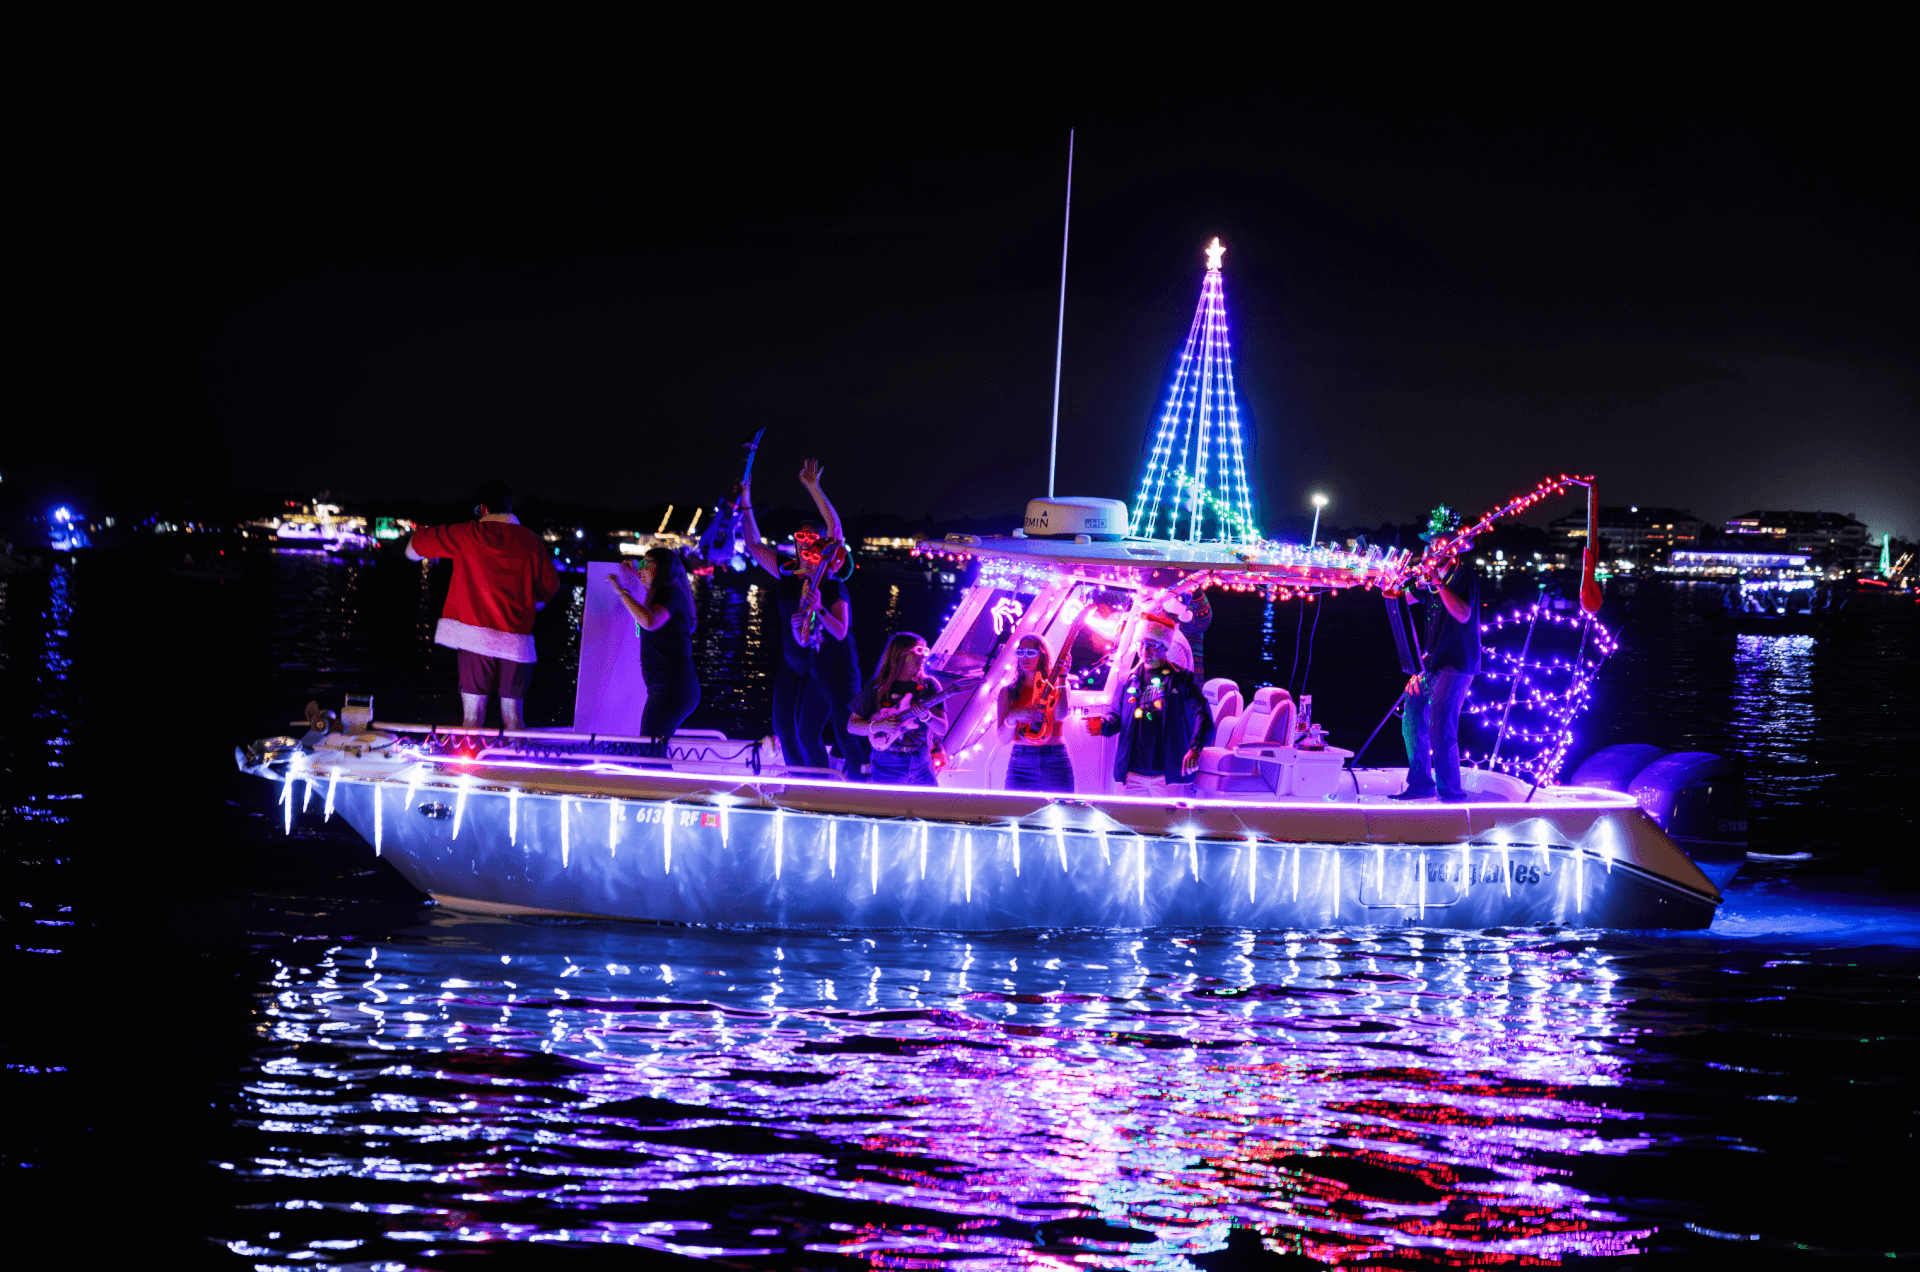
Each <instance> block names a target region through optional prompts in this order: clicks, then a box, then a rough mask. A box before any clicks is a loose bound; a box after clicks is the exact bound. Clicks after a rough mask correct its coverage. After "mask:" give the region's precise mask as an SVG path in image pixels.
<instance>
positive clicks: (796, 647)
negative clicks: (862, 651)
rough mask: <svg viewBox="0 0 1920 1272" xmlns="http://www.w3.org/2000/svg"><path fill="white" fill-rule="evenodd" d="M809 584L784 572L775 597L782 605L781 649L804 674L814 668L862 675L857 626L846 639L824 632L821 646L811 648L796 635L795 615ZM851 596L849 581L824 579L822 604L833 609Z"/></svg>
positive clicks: (821, 583) (848, 632)
mask: <svg viewBox="0 0 1920 1272" xmlns="http://www.w3.org/2000/svg"><path fill="white" fill-rule="evenodd" d="M804 586H805V580H803V579H802V578H801V577H800V576H799V575H797V574H782V575H781V576H780V582H779V584H778V585H777V586H776V587H775V588H774V598H775V600H777V601H778V602H779V605H780V652H781V654H782V655H784V656H785V658H786V660H787V666H789V667H791V668H792V669H793V670H795V671H797V672H800V673H801V674H802V675H804V674H806V673H807V672H808V671H810V670H813V669H814V667H815V666H816V665H818V666H819V669H820V670H823V671H825V670H833V671H847V670H851V671H852V672H853V674H854V675H856V676H857V675H859V669H858V668H857V667H855V666H854V664H855V662H856V661H857V660H856V659H855V657H854V653H853V628H852V627H851V625H849V627H848V628H847V639H846V640H835V639H834V638H833V633H831V632H823V633H822V634H821V638H820V648H819V649H817V650H815V649H807V648H805V647H804V646H802V645H801V644H800V642H799V641H797V640H795V639H794V638H793V616H794V615H795V614H798V613H799V612H800V591H801V588H802V587H804ZM846 599H847V588H846V584H844V583H842V582H841V581H840V580H839V579H822V580H820V607H821V608H822V609H825V610H829V611H831V610H832V609H833V607H834V606H835V605H838V604H839V603H840V602H841V601H844V600H846Z"/></svg>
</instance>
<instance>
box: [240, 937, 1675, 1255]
mask: <svg viewBox="0 0 1920 1272" xmlns="http://www.w3.org/2000/svg"><path fill="white" fill-rule="evenodd" d="M418 937H426V938H427V939H426V940H425V941H421V940H419V939H417V938H418ZM1611 958H1612V956H1611V955H1609V954H1608V953H1606V952H1605V951H1603V950H1600V949H1598V948H1597V947H1595V946H1593V945H1591V944H1587V943H1583V942H1579V941H1567V940H1553V939H1550V938H1547V937H1544V936H1540V935H1523V936H1480V935H1475V936H1461V935H1453V934H1445V935H1441V934H1422V933H1415V932H1392V933H1386V932H1378V933H1369V932H1346V933H1340V934H1293V935H1288V934H1272V933H1264V934H1255V933H1238V934H1226V935H1221V934H1211V935H1207V936H1205V937H1180V936H1177V935H1165V934H1158V935H1142V934H1124V935H1112V934H1097V935H1096V934H1087V935H1073V934H1054V935H1050V936H1049V935H1037V936H1026V937H1021V938H1010V939H1003V940H988V941H983V940H980V939H978V938H976V939H973V940H970V941H968V940H961V939H959V938H953V937H945V936H928V935H924V934H888V935H879V936H844V937H840V936H809V935H798V934H792V933H788V934H782V935H778V936H761V935H757V934H752V933H690V932H684V931H678V932H662V933H649V932H638V933H637V932H635V931H632V930H630V929H626V928H621V927H616V926H611V925H608V926H599V925H582V924H564V925H563V924H553V925H532V924H527V923H505V922H497V921H481V920H469V919H463V918H460V917H458V916H452V915H443V916H442V917H440V918H438V919H436V920H435V921H434V922H433V923H432V924H431V926H430V928H429V929H428V930H426V931H424V932H421V933H417V934H415V939H408V940H396V941H393V942H388V943H382V944H379V945H374V946H355V945H342V946H336V947H334V948H332V949H330V950H328V951H327V952H326V954H325V955H324V956H321V957H318V958H316V959H314V961H312V962H311V963H308V964H305V965H300V964H295V963H292V962H280V963H277V964H276V967H275V971H274V974H273V979H272V984H271V985H270V986H269V987H267V989H266V992H265V993H264V994H263V1000H264V1001H263V1011H264V1016H263V1019H264V1023H263V1025H262V1026H261V1032H262V1034H263V1035H264V1036H265V1038H266V1039H268V1040H270V1044H271V1045H269V1046H268V1047H266V1048H265V1049H264V1050H263V1051H262V1052H261V1054H260V1057H259V1068H258V1072H257V1073H256V1075H255V1078H254V1080H253V1081H252V1082H251V1083H250V1084H249V1085H248V1087H247V1100H248V1103H249V1121H248V1125H250V1126H251V1127H252V1128H253V1131H254V1138H255V1140H256V1142H257V1146H258V1152H257V1154H256V1155H254V1156H251V1157H250V1158H249V1159H247V1160H239V1161H234V1162H231V1163H227V1164H226V1165H227V1167H228V1168H229V1169H231V1170H233V1171H234V1172H236V1174H237V1175H239V1176H241V1177H244V1178H248V1179H252V1180H255V1181H257V1182H258V1183H260V1184H261V1185H262V1186H263V1187H264V1188H265V1189H266V1190H267V1191H269V1192H271V1193H273V1194H275V1195H277V1196H280V1197H288V1196H293V1197H298V1198H301V1200H296V1201H287V1202H283V1203H282V1206H283V1208H286V1209H299V1208H302V1207H305V1208H308V1209H312V1210H315V1211H324V1212H326V1213H325V1215H324V1216H323V1215H321V1214H317V1213H316V1214H314V1215H312V1216H310V1217H309V1218H307V1219H305V1220H304V1221H296V1220H295V1218H294V1217H293V1216H287V1217H284V1218H282V1217H276V1218H275V1219H274V1220H273V1225H274V1227H275V1228H276V1229H277V1230H279V1231H280V1232H281V1233H282V1236H281V1238H280V1239H279V1240H278V1241H274V1240H270V1239H268V1238H266V1237H264V1236H263V1235H260V1234H253V1235H250V1236H247V1237H246V1238H245V1239H244V1240H242V1239H240V1238H238V1237H236V1238H235V1241H236V1248H237V1246H238V1245H248V1246H249V1252H250V1253H255V1254H258V1255H261V1256H265V1255H268V1254H273V1255H278V1256H281V1257H295V1256H297V1255H299V1254H300V1253H301V1252H302V1251H303V1250H305V1251H312V1252H316V1253H312V1254H309V1255H308V1256H307V1257H310V1258H315V1259H316V1261H317V1262H318V1263H320V1264H322V1265H324V1264H325V1262H326V1261H327V1260H328V1259H330V1258H332V1257H334V1256H332V1255H329V1254H327V1253H325V1251H326V1250H327V1249H330V1248H332V1247H329V1246H322V1245H319V1244H316V1243H317V1242H319V1241H340V1240H352V1241H354V1242H355V1243H356V1244H355V1245H354V1247H353V1255H352V1257H353V1258H354V1259H356V1260H359V1259H366V1258H369V1257H376V1258H377V1257H383V1253H384V1257H393V1258H400V1259H412V1258H416V1257H430V1256H429V1251H431V1250H435V1249H445V1248H450V1247H452V1246H453V1243H483V1242H515V1243H518V1242H562V1243H578V1242H595V1243H598V1242H614V1243H623V1244H630V1245H638V1246H646V1247H651V1248H655V1249H661V1250H675V1251H678V1252H680V1253H684V1254H701V1255H720V1254H727V1255H733V1256H745V1255H751V1254H775V1253H789V1252H794V1251H798V1250H801V1249H806V1250H813V1251H820V1252H829V1253H840V1254H848V1255H858V1256H865V1257H867V1258H870V1259H880V1260H881V1261H885V1262H891V1261H892V1260H893V1259H896V1258H911V1259H914V1260H932V1261H934V1262H935V1263H938V1264H946V1263H951V1262H955V1261H958V1260H962V1259H969V1260H970V1259H977V1258H982V1257H984V1258H989V1259H1019V1260H1022V1261H1024V1260H1028V1259H1030V1258H1031V1257H1032V1256H1033V1255H1035V1254H1037V1253H1047V1254H1052V1255H1056V1256H1060V1257H1063V1258H1071V1257H1073V1256H1076V1255H1082V1256H1083V1255H1089V1254H1096V1253H1101V1252H1104V1253H1105V1254H1106V1255H1109V1256H1112V1255H1128V1256H1131V1257H1130V1258H1129V1259H1128V1262H1129V1264H1130V1265H1136V1264H1141V1263H1144V1264H1147V1265H1153V1264H1160V1263H1163V1262H1166V1261H1168V1260H1171V1259H1174V1257H1175V1256H1176V1255H1178V1254H1181V1253H1195V1252H1199V1251H1205V1250H1209V1249H1213V1248H1217V1247H1219V1246H1220V1245H1221V1244H1222V1243H1223V1242H1224V1240H1225V1237H1226V1234H1227V1231H1228V1229H1229V1228H1230V1227H1232V1226H1250V1227H1253V1228H1255V1229H1257V1230H1259V1231H1261V1232H1263V1233H1265V1234H1267V1235H1268V1236H1269V1237H1270V1238H1271V1239H1272V1240H1273V1243H1274V1244H1275V1245H1276V1246H1279V1247H1282V1248H1289V1249H1293V1250H1304V1251H1305V1252H1306V1253H1309V1254H1311V1255H1312V1256H1314V1257H1317V1258H1320V1259H1331V1258H1338V1259H1342V1260H1344V1259H1348V1258H1355V1257H1361V1256H1363V1255H1374V1256H1378V1255H1380V1254H1382V1253H1386V1252H1389V1251H1392V1252H1396V1255H1397V1257H1399V1258H1402V1259H1404V1258H1407V1257H1417V1256H1422V1255H1426V1256H1431V1257H1435V1258H1440V1259H1442V1261H1445V1262H1450V1263H1451V1262H1458V1261H1460V1260H1461V1259H1462V1258H1463V1257H1466V1258H1473V1259H1474V1260H1476V1261H1478V1260H1481V1259H1494V1260H1498V1261H1508V1260H1514V1259H1528V1258H1558V1257H1562V1256H1567V1255H1598V1254H1617V1253H1626V1252H1630V1251H1633V1250H1635V1249H1637V1248H1639V1247H1638V1245H1637V1243H1638V1242H1639V1241H1640V1240H1641V1239H1642V1238H1643V1237H1645V1236H1646V1235H1647V1233H1648V1232H1649V1231H1650V1229H1649V1228H1648V1227H1646V1226H1645V1225H1644V1224H1641V1225H1636V1224H1635V1223H1633V1222H1631V1221H1629V1220H1627V1219H1625V1218H1623V1217H1622V1216H1620V1215H1617V1214H1615V1213H1613V1212H1612V1211H1611V1210H1610V1209H1609V1207H1608V1206H1607V1204H1606V1203H1605V1202H1604V1201H1603V1200H1601V1199H1596V1198H1594V1197H1590V1196H1588V1195H1586V1194H1585V1193H1583V1192H1582V1191H1580V1190H1579V1189H1577V1188H1574V1187H1571V1186H1570V1185H1569V1184H1568V1183H1567V1182H1566V1179H1565V1174H1564V1170H1563V1169H1562V1167H1561V1165H1559V1164H1558V1163H1561V1162H1564V1160H1565V1159H1567V1158H1569V1157H1575V1156H1582V1155H1593V1154H1621V1153H1627V1152H1631V1151H1633V1150H1635V1149H1639V1148H1644V1147H1646V1146H1647V1145H1648V1144H1649V1143H1650V1142H1651V1140H1650V1138H1649V1135H1648V1133H1647V1132H1646V1130H1645V1128H1644V1127H1643V1126H1642V1125H1641V1124H1640V1120H1639V1118H1640V1115H1639V1114H1636V1113H1630V1112H1625V1111H1622V1110H1620V1109H1618V1108H1615V1107H1610V1101H1609V1098H1608V1096H1607V1092H1608V1091H1609V1090H1610V1089H1612V1088H1614V1087H1616V1086H1617V1085H1618V1084H1619V1083H1620V1082H1621V1081H1622V1073H1623V1070H1624V1063H1625V1062H1624V1060H1623V1059H1622V1057H1621V1054H1620V1052H1619V1050H1618V1048H1617V1047H1616V1046H1615V1045H1613V1043H1614V1040H1615V1039H1616V1038H1617V1037H1618V1035H1619V1033H1620V1023H1619V1021H1618V1020H1617V1019H1616V1011H1617V1007H1618V1003H1617V1000H1616V995H1615V982H1616V980H1617V979H1618V977H1617V975H1616V973H1615V972H1614V970H1613V969H1612V968H1611V967H1610V966H1609V964H1610V962H1611ZM292 1180H299V1181H301V1182H300V1183H298V1184H294V1183H292V1182H290V1181H292ZM395 1184H404V1185H405V1186H406V1187H405V1189H404V1191H403V1193H401V1194H396V1193H395V1192H394V1191H393V1189H392V1187H391V1186H392V1185H395ZM397 1196H404V1197H405V1198H406V1199H405V1200H404V1201H397V1200H395V1198H396V1197H397ZM360 1242H367V1243H369V1244H368V1245H367V1246H366V1247H364V1248H363V1247H362V1246H361V1245H360V1244H358V1243H360ZM466 1248H468V1249H471V1248H473V1247H472V1246H468V1247H466ZM1099 1261H1100V1262H1103V1263H1104V1262H1109V1261H1110V1259H1101V1260H1099ZM923 1266H924V1264H923Z"/></svg>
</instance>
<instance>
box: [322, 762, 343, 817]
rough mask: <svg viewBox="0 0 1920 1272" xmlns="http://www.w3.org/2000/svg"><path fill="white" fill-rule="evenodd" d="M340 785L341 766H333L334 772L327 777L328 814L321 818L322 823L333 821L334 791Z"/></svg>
mask: <svg viewBox="0 0 1920 1272" xmlns="http://www.w3.org/2000/svg"><path fill="white" fill-rule="evenodd" d="M339 785H340V766H339V765H338V764H336V765H334V766H333V770H332V772H330V773H329V774H328V775H327V809H326V813H325V814H324V815H323V816H322V817H321V818H320V820H321V821H332V820H333V791H334V788H335V787H337V786H339Z"/></svg>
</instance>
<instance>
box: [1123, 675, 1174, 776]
mask: <svg viewBox="0 0 1920 1272" xmlns="http://www.w3.org/2000/svg"><path fill="white" fill-rule="evenodd" d="M1137 674H1138V675H1139V676H1140V677H1141V683H1140V697H1139V705H1138V706H1137V707H1135V708H1134V721H1133V742H1132V744H1131V745H1130V746H1129V747H1128V748H1127V770H1128V771H1129V772H1133V773H1148V774H1152V773H1158V772H1160V770H1161V768H1162V767H1163V766H1164V764H1165V762H1166V760H1165V756H1164V755H1163V752H1164V751H1165V750H1166V745H1167V744H1166V733H1167V677H1168V674H1169V673H1168V671H1167V670H1166V669H1165V668H1162V669H1160V670H1159V671H1148V670H1146V669H1145V668H1142V669H1141V670H1140V671H1139V672H1138V673H1137Z"/></svg>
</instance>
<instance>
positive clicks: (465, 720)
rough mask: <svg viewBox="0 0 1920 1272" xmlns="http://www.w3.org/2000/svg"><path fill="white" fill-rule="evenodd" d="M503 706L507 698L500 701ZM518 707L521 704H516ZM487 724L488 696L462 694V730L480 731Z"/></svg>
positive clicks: (482, 694)
mask: <svg viewBox="0 0 1920 1272" xmlns="http://www.w3.org/2000/svg"><path fill="white" fill-rule="evenodd" d="M500 701H501V702H502V703H503V704H504V703H505V702H506V699H505V698H502V699H501V700H500ZM514 705H516V706H518V705H519V704H518V703H516V704H514ZM486 723H487V695H486V694H484V693H462V694H461V695H460V724H461V727H462V728H467V729H478V728H482V727H484V726H485V724H486Z"/></svg>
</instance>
